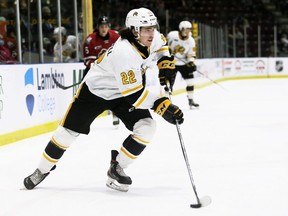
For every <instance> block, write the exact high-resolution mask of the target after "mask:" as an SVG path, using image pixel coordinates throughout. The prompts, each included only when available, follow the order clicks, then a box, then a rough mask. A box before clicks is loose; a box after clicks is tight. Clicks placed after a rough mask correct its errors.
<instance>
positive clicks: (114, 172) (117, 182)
mask: <svg viewBox="0 0 288 216" xmlns="http://www.w3.org/2000/svg"><path fill="white" fill-rule="evenodd" d="M111 154H112V160H111V163H110V168H109V170H108V172H107V175H108V180H107V182H106V186H107V187H109V188H112V189H114V190H119V191H122V192H127V191H128V189H129V185H131V184H132V180H131V178H130V177H129V176H127V175H126V174H125V173H124V171H123V168H122V167H121V166H120V165H119V163H118V162H117V161H116V157H117V155H118V152H117V151H116V150H112V152H111Z"/></svg>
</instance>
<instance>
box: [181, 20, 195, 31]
mask: <svg viewBox="0 0 288 216" xmlns="http://www.w3.org/2000/svg"><path fill="white" fill-rule="evenodd" d="M183 29H192V24H191V22H189V21H182V22H180V23H179V30H180V31H182V30H183Z"/></svg>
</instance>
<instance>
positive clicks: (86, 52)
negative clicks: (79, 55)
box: [83, 16, 119, 76]
mask: <svg viewBox="0 0 288 216" xmlns="http://www.w3.org/2000/svg"><path fill="white" fill-rule="evenodd" d="M110 26H111V24H110V21H109V19H108V18H107V17H106V16H103V17H101V18H99V19H98V21H97V28H96V29H95V31H94V32H93V33H91V34H90V35H88V36H87V37H86V38H85V41H84V46H83V56H84V64H85V66H86V70H85V74H84V76H85V75H86V73H87V71H88V70H89V69H90V66H91V64H92V63H93V62H94V61H95V60H96V59H97V58H99V56H100V55H102V54H103V53H104V52H105V51H106V50H107V49H108V48H109V47H110V46H112V45H113V44H114V43H115V42H116V40H117V39H118V38H119V34H118V33H117V32H116V31H114V30H111V29H110Z"/></svg>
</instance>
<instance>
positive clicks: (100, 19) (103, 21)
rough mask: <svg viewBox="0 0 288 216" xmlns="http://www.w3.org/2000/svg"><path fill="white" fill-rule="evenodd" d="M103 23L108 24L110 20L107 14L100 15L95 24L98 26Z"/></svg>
mask: <svg viewBox="0 0 288 216" xmlns="http://www.w3.org/2000/svg"><path fill="white" fill-rule="evenodd" d="M103 24H107V25H109V26H110V21H109V19H108V17H107V16H102V17H100V18H99V19H98V21H97V26H98V27H99V26H100V25H103Z"/></svg>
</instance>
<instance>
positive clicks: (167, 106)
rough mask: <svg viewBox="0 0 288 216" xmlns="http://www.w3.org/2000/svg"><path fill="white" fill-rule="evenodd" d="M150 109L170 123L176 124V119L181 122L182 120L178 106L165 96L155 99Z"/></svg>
mask: <svg viewBox="0 0 288 216" xmlns="http://www.w3.org/2000/svg"><path fill="white" fill-rule="evenodd" d="M152 109H153V110H154V112H156V113H157V114H159V115H161V116H162V117H163V118H164V119H165V120H166V121H168V122H169V123H171V124H176V121H177V122H178V123H179V124H182V123H183V121H184V118H183V112H182V111H181V110H180V109H179V107H178V106H176V105H174V104H172V103H171V101H170V100H169V99H168V98H167V97H162V98H159V99H158V100H156V101H155V102H154V106H153V107H152Z"/></svg>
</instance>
